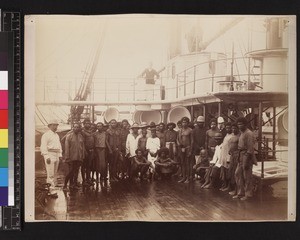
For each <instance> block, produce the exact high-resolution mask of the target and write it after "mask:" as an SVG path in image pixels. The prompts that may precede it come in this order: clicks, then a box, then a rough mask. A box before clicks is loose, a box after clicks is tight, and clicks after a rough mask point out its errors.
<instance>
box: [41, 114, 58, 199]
mask: <svg viewBox="0 0 300 240" xmlns="http://www.w3.org/2000/svg"><path fill="white" fill-rule="evenodd" d="M57 127H58V121H57V120H51V121H49V124H48V128H49V130H48V131H47V132H45V133H44V134H43V136H42V140H41V154H42V156H43V157H44V160H45V167H46V172H47V183H48V184H50V196H52V197H57V193H56V192H55V190H54V187H55V184H56V178H57V175H56V174H57V169H58V164H59V160H60V159H61V157H62V147H61V144H60V140H59V136H58V134H57V133H56V131H57Z"/></svg>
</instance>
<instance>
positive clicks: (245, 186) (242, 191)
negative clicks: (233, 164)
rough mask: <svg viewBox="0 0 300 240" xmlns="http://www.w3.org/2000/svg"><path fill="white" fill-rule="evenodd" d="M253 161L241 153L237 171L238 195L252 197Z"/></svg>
mask: <svg viewBox="0 0 300 240" xmlns="http://www.w3.org/2000/svg"><path fill="white" fill-rule="evenodd" d="M252 168H253V163H252V160H251V159H249V157H248V156H246V155H245V154H244V153H240V156H239V161H238V165H237V168H236V171H235V179H236V185H237V195H240V196H246V197H252V196H253V185H252Z"/></svg>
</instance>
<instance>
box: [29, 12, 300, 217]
mask: <svg viewBox="0 0 300 240" xmlns="http://www.w3.org/2000/svg"><path fill="white" fill-rule="evenodd" d="M24 25H25V30H24V58H25V59H24V75H25V80H24V81H25V89H24V96H25V100H24V106H25V118H24V124H25V134H24V136H25V137H24V138H25V139H24V142H25V148H24V151H25V153H24V154H25V161H24V166H25V174H24V177H25V184H24V186H25V208H24V209H25V221H28V222H34V221H160V222H174V221H178V222H182V221H184V222H192V221H193V222H194V221H196V222H211V221H214V222H223V221H226V222H228V221H231V222H233V221H244V222H245V221H295V219H296V159H297V158H296V133H297V128H296V17H295V16H291V15H287V16H283V15H255V16H254V15H162V14H161V15H160V14H124V15H102V16H100V15H89V16H83V15H26V16H25V19H24Z"/></svg>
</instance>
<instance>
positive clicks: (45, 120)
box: [36, 106, 48, 124]
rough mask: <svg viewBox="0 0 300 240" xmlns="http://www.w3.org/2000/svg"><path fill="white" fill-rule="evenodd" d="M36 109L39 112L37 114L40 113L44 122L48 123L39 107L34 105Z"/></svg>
mask: <svg viewBox="0 0 300 240" xmlns="http://www.w3.org/2000/svg"><path fill="white" fill-rule="evenodd" d="M36 109H37V111H38V112H39V114H40V115H41V117H42V118H43V119H44V121H45V123H46V124H48V121H47V120H46V118H45V117H44V115H43V114H42V112H41V110H40V109H39V107H38V106H36Z"/></svg>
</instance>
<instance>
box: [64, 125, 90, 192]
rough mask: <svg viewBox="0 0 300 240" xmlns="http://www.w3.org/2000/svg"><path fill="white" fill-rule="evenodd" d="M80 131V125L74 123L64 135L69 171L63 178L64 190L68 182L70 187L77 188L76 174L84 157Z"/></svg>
mask: <svg viewBox="0 0 300 240" xmlns="http://www.w3.org/2000/svg"><path fill="white" fill-rule="evenodd" d="M79 132H80V125H79V124H78V123H74V125H73V131H72V132H71V133H69V134H68V135H67V137H66V142H65V161H66V163H68V165H69V173H68V175H67V176H66V178H65V184H64V190H66V189H67V184H68V182H70V189H72V190H74V189H77V186H76V184H77V176H78V171H79V168H80V166H81V164H82V162H83V159H84V157H85V149H84V141H83V137H82V135H81V134H80V133H79Z"/></svg>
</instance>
